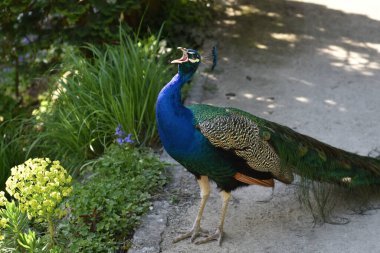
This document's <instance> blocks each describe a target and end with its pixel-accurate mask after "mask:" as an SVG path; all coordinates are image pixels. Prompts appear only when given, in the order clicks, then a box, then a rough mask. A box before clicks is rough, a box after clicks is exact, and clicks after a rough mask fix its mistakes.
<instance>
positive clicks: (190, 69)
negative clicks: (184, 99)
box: [171, 47, 201, 79]
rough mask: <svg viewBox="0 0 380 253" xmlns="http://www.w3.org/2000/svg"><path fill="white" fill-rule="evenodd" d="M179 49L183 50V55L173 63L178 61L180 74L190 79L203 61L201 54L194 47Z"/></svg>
mask: <svg viewBox="0 0 380 253" xmlns="http://www.w3.org/2000/svg"><path fill="white" fill-rule="evenodd" d="M178 49H180V50H181V51H182V57H181V58H180V59H177V60H174V61H172V62H171V63H178V74H179V75H180V76H181V77H184V78H188V79H190V78H191V76H192V75H193V74H194V73H195V71H196V70H197V68H198V66H199V64H200V63H201V56H200V55H199V53H198V52H197V51H196V50H193V49H186V48H183V47H179V48H178Z"/></svg>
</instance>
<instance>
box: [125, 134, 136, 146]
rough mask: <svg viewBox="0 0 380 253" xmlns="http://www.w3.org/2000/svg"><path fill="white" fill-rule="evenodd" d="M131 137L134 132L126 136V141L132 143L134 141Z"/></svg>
mask: <svg viewBox="0 0 380 253" xmlns="http://www.w3.org/2000/svg"><path fill="white" fill-rule="evenodd" d="M131 137H132V134H128V136H127V137H125V138H124V141H125V142H126V143H129V144H132V143H133V142H134V141H133V140H132V138H131Z"/></svg>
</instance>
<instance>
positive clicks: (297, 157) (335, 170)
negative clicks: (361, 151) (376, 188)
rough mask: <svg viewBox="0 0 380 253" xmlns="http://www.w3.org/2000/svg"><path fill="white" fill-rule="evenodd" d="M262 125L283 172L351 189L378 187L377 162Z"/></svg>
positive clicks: (379, 167)
mask: <svg viewBox="0 0 380 253" xmlns="http://www.w3.org/2000/svg"><path fill="white" fill-rule="evenodd" d="M266 123H267V127H268V128H269V129H270V130H272V131H270V130H269V133H270V136H271V137H270V138H269V140H268V141H269V143H270V144H271V145H272V147H273V148H274V149H275V150H276V152H277V154H278V155H279V157H280V160H281V167H282V168H283V169H285V170H289V169H291V170H292V171H294V172H295V173H296V174H299V175H300V176H302V177H305V178H308V179H312V180H318V181H324V182H331V183H338V184H341V185H347V186H353V187H354V186H366V185H374V184H380V160H379V159H376V158H371V157H366V156H361V155H358V154H354V153H351V152H347V151H344V150H342V149H338V148H335V147H332V146H330V145H328V144H325V143H323V142H320V141H318V140H316V139H314V138H311V137H309V136H306V135H303V134H300V133H297V132H295V131H293V130H292V129H290V128H288V127H284V126H281V125H278V124H276V123H273V122H266ZM267 131H268V130H267ZM264 134H265V133H264ZM266 134H267V133H266Z"/></svg>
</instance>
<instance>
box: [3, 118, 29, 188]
mask: <svg viewBox="0 0 380 253" xmlns="http://www.w3.org/2000/svg"><path fill="white" fill-rule="evenodd" d="M27 132H28V130H27V123H26V121H25V120H24V119H23V118H21V117H17V118H15V119H12V120H7V121H4V122H3V123H1V124H0V191H1V190H4V189H5V181H6V180H7V178H8V177H9V175H10V170H11V168H12V167H13V166H15V165H17V164H20V163H22V162H23V161H24V160H25V156H26V152H25V150H24V149H25V147H26V146H27V145H28V137H27V136H28V133H27Z"/></svg>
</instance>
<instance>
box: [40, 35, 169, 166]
mask: <svg viewBox="0 0 380 253" xmlns="http://www.w3.org/2000/svg"><path fill="white" fill-rule="evenodd" d="M87 49H88V50H89V52H90V54H92V56H93V58H91V59H87V58H86V57H84V56H83V55H80V54H78V53H74V52H73V53H71V54H70V55H69V56H68V58H69V59H70V61H69V64H67V65H66V67H65V69H66V70H67V71H69V72H66V74H65V78H61V80H60V87H59V89H58V92H57V94H58V98H57V99H56V100H55V101H54V103H52V104H53V105H52V107H51V109H50V111H49V112H48V113H45V114H44V115H40V117H41V118H40V120H41V124H42V128H43V129H44V131H43V132H42V133H41V134H40V135H39V136H38V138H37V140H36V141H35V143H34V144H33V147H34V148H38V149H42V150H44V151H45V152H46V153H47V154H48V155H49V156H50V157H54V158H56V159H59V160H61V161H69V162H71V164H70V165H71V168H72V167H74V165H77V164H79V163H81V162H83V161H85V160H88V159H93V158H94V157H96V156H98V155H100V154H101V153H102V152H103V150H104V147H105V146H107V145H108V144H110V143H111V142H112V141H113V139H114V138H113V137H114V132H115V128H116V127H117V126H118V125H119V124H120V125H121V126H122V127H123V129H126V130H127V131H128V133H132V135H133V137H134V139H135V141H136V143H137V144H152V143H156V142H157V140H158V137H157V131H156V123H155V103H156V99H157V95H158V93H159V91H160V89H161V88H162V87H163V85H164V84H165V83H166V82H168V80H169V78H170V77H169V76H168V73H167V66H168V64H166V63H164V62H163V60H164V59H163V58H164V57H163V56H162V55H159V54H158V51H159V43H158V40H157V39H156V38H155V37H153V36H152V37H151V38H150V39H148V40H144V41H141V40H139V39H137V37H135V38H131V37H129V36H127V35H126V34H125V32H123V31H122V30H121V31H120V41H119V44H118V45H107V46H105V47H104V48H98V47H95V46H91V45H89V46H88V47H87ZM68 73H70V74H68ZM70 165H69V166H70ZM66 167H67V166H66Z"/></svg>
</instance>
